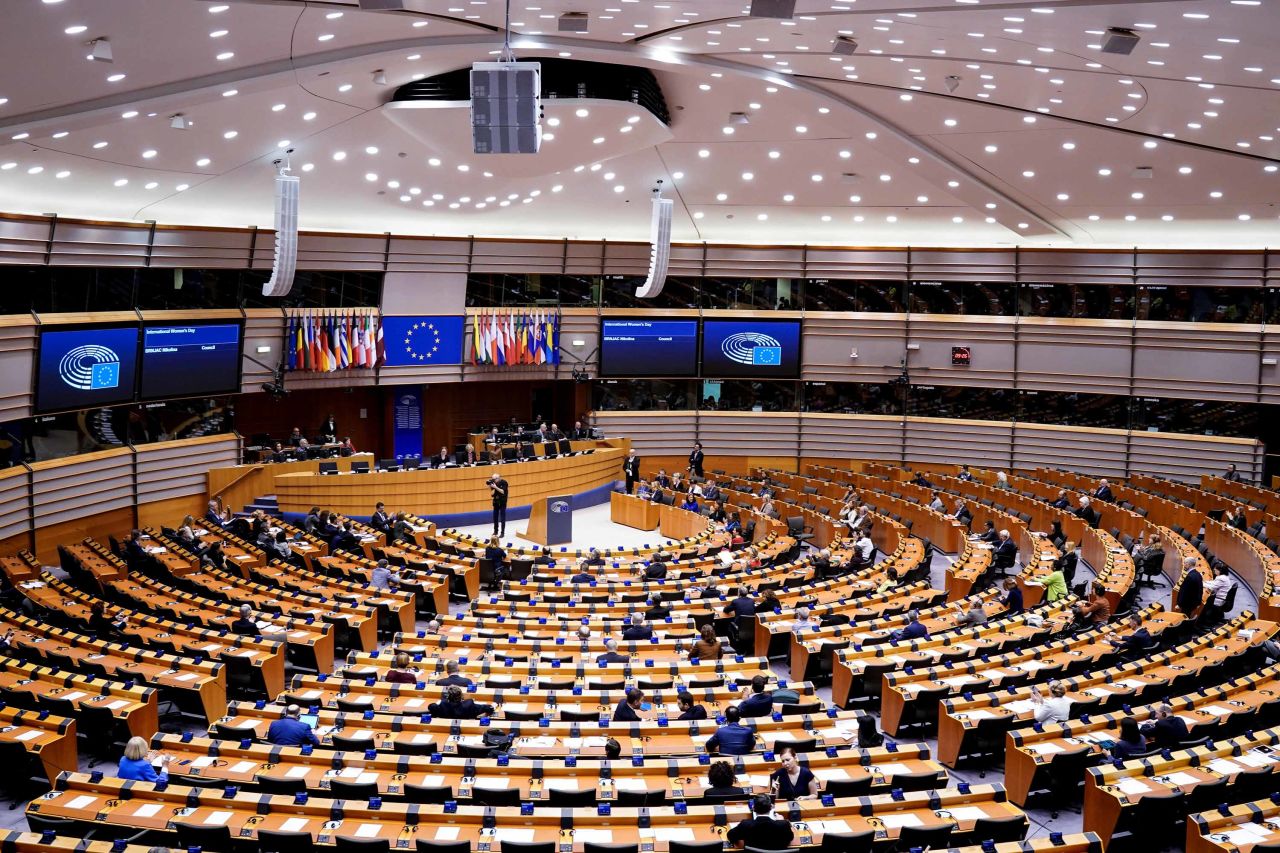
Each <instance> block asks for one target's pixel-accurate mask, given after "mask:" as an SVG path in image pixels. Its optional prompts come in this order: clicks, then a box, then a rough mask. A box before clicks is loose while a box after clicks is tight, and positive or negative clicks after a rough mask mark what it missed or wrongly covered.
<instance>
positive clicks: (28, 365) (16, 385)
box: [0, 316, 36, 422]
mask: <svg viewBox="0 0 1280 853" xmlns="http://www.w3.org/2000/svg"><path fill="white" fill-rule="evenodd" d="M10 319H11V320H12V322H5V323H0V422H3V421H12V420H17V419H19V418H25V417H28V416H30V414H31V412H32V410H33V408H34V406H35V383H34V380H33V377H34V376H35V360H36V327H35V320H34V319H33V318H32V317H30V316H15V317H12V318H6V320H10Z"/></svg>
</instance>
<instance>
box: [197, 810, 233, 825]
mask: <svg viewBox="0 0 1280 853" xmlns="http://www.w3.org/2000/svg"><path fill="white" fill-rule="evenodd" d="M233 814H234V812H214V813H213V814H211V815H209V816H208V817H207V818H205V819H204V824H205V826H224V825H226V822H227V821H229V820H231V815H233Z"/></svg>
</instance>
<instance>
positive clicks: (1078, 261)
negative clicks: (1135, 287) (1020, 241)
mask: <svg viewBox="0 0 1280 853" xmlns="http://www.w3.org/2000/svg"><path fill="white" fill-rule="evenodd" d="M1018 280H1019V281H1027V282H1049V283H1054V284H1132V283H1133V252H1132V251H1130V250H1128V249H1118V250H1115V251H1104V250H1092V251H1077V250H1073V249H1020V250H1019V251H1018Z"/></svg>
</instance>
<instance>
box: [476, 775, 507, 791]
mask: <svg viewBox="0 0 1280 853" xmlns="http://www.w3.org/2000/svg"><path fill="white" fill-rule="evenodd" d="M471 787H473V788H479V789H480V790H482V791H505V790H506V789H507V788H510V787H511V780H510V779H508V778H507V777H506V776H484V777H481V778H479V779H476V781H475V783H474V784H473V785H472V786H471Z"/></svg>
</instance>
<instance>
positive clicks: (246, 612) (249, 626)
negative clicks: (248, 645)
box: [231, 604, 258, 637]
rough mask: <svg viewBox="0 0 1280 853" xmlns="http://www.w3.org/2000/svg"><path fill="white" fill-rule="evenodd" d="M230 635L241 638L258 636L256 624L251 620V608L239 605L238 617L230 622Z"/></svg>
mask: <svg viewBox="0 0 1280 853" xmlns="http://www.w3.org/2000/svg"><path fill="white" fill-rule="evenodd" d="M231 633H233V634H239V635H240V636H242V637H256V636H258V622H257V620H256V619H254V618H253V608H252V607H250V606H249V605H247V604H242V605H240V615H239V616H238V617H236V618H235V619H234V620H232V622H231Z"/></svg>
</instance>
